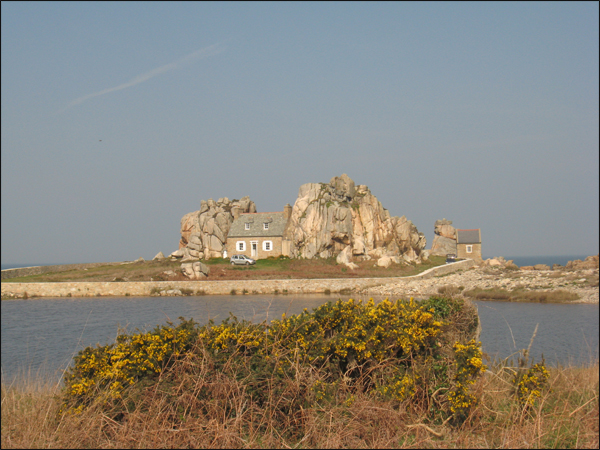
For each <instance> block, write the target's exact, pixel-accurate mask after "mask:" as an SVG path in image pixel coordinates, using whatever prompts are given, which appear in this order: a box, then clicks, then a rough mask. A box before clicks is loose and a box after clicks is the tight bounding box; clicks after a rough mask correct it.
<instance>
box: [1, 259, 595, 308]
mask: <svg viewBox="0 0 600 450" xmlns="http://www.w3.org/2000/svg"><path fill="white" fill-rule="evenodd" d="M597 276H598V269H583V270H574V271H569V272H557V271H551V270H550V271H548V270H516V271H511V272H506V271H502V270H501V269H497V268H490V267H485V266H477V265H476V263H475V261H473V260H464V261H458V262H455V263H452V264H445V265H442V266H436V267H433V268H431V269H428V270H426V271H424V272H422V273H420V274H417V275H413V276H409V277H389V278H329V279H283V280H220V281H213V280H201V281H138V282H130V281H125V282H52V283H2V300H10V299H23V298H44V297H65V298H71V297H130V296H131V297H150V296H175V295H236V294H239V295H265V294H266V295H273V294H326V295H327V294H341V295H349V294H354V295H357V294H358V295H361V294H362V295H365V296H377V297H398V298H405V297H406V298H408V297H429V296H432V295H440V292H439V289H440V288H441V287H451V288H454V289H459V290H460V291H463V290H465V291H468V290H470V289H474V288H479V289H504V290H508V291H512V290H517V289H524V290H528V291H537V292H546V291H558V290H560V291H566V292H570V293H575V294H577V295H578V296H579V299H577V300H573V301H565V302H562V303H577V304H579V303H598V302H599V300H598V299H599V295H598V292H599V291H598V285H597V281H596V282H595V286H594V285H593V282H592V285H591V286H590V283H589V280H590V279H593V278H594V277H595V279H596V280H597Z"/></svg>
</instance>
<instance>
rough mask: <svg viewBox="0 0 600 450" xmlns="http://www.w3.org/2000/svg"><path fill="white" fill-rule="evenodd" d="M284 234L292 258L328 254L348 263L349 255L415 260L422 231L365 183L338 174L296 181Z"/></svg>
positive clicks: (418, 257)
mask: <svg viewBox="0 0 600 450" xmlns="http://www.w3.org/2000/svg"><path fill="white" fill-rule="evenodd" d="M284 239H287V240H289V241H291V246H290V247H291V254H290V257H292V258H308V259H310V258H315V257H319V258H329V257H333V256H336V257H338V258H337V259H338V260H339V261H338V262H341V263H345V264H348V263H350V262H351V261H350V259H351V258H357V259H359V260H360V259H371V258H377V259H379V258H381V257H383V256H390V257H394V256H396V257H400V258H402V260H403V261H406V262H420V261H421V260H422V259H423V258H424V257H425V254H423V249H424V248H425V243H426V240H425V236H424V235H423V233H419V231H418V230H417V228H416V227H415V225H413V223H412V222H411V221H410V220H407V219H406V217H404V216H402V217H392V216H390V213H389V212H388V210H387V209H385V208H384V207H383V206H382V205H381V203H380V202H379V200H377V198H376V197H375V196H374V195H373V194H371V192H370V191H369V188H367V186H364V185H358V186H355V184H354V181H352V179H350V177H348V175H346V174H343V175H342V176H340V177H333V178H332V179H331V181H330V182H329V184H325V183H307V184H303V185H302V186H300V190H299V192H298V198H297V200H296V202H295V203H294V206H293V208H292V213H291V217H290V221H289V222H288V225H287V227H286V231H285V233H284Z"/></svg>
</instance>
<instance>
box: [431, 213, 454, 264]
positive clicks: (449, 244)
mask: <svg viewBox="0 0 600 450" xmlns="http://www.w3.org/2000/svg"><path fill="white" fill-rule="evenodd" d="M434 233H435V236H434V238H433V243H432V244H431V254H432V255H438V256H446V255H447V254H448V253H453V254H456V229H455V228H454V227H453V226H452V221H451V220H446V219H442V220H436V221H435V229H434Z"/></svg>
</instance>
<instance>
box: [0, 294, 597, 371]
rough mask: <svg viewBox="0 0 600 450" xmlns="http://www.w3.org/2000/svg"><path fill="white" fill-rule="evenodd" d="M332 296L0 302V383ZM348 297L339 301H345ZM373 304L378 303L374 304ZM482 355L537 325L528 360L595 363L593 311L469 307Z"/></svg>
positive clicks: (514, 343) (501, 349)
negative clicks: (125, 340)
mask: <svg viewBox="0 0 600 450" xmlns="http://www.w3.org/2000/svg"><path fill="white" fill-rule="evenodd" d="M338 298H339V297H338V296H323V295H304V296H297V295H293V296H292V295H289V296H288V295H279V296H254V295H237V296H208V295H207V296H200V297H125V298H70V299H66V298H45V299H35V300H9V301H2V326H1V333H2V341H1V345H2V377H3V380H5V381H6V380H10V379H12V378H13V377H14V376H15V374H17V373H18V372H19V371H23V370H26V371H31V372H33V373H35V372H36V371H38V370H40V368H43V370H44V371H45V372H48V373H50V374H51V375H50V376H56V377H59V376H60V374H59V375H55V374H56V373H57V371H58V372H60V371H62V370H63V369H64V368H65V367H66V366H67V365H68V364H70V362H71V360H72V357H73V356H74V355H75V354H76V353H77V352H78V351H79V350H81V349H83V348H85V347H86V346H89V345H92V346H93V345H96V344H101V345H104V344H107V343H110V342H114V340H115V337H116V335H117V331H118V329H119V328H122V329H125V330H127V331H129V332H131V331H134V330H135V329H136V328H138V329H140V330H151V329H153V328H154V327H155V326H157V325H161V324H166V323H167V321H169V320H170V321H172V322H174V323H178V322H179V320H178V317H180V316H182V317H185V318H186V319H189V318H193V319H194V320H195V321H197V322H199V323H207V322H208V320H210V319H213V320H214V321H215V322H216V323H220V322H221V321H222V320H223V319H225V318H227V317H228V315H229V313H230V312H231V313H232V314H234V315H235V316H237V317H238V319H240V320H241V319H246V320H251V321H253V322H260V321H263V320H269V321H270V320H272V319H275V318H277V319H278V318H280V317H281V315H282V314H283V313H286V314H287V315H291V314H298V313H300V312H301V311H302V310H303V309H304V308H307V309H308V310H312V309H313V308H316V307H318V306H319V305H321V304H323V303H326V302H327V301H330V300H333V301H336V300H337V299H338ZM347 298H348V297H344V298H343V300H346V299H347ZM375 300H376V301H380V300H381V298H376V299H375ZM476 304H477V305H478V308H479V314H480V318H481V323H482V335H481V340H482V343H483V349H484V351H485V352H486V353H488V354H489V355H492V356H497V357H500V358H505V357H507V356H509V355H510V354H511V353H513V352H514V351H516V350H519V349H522V348H527V346H528V345H529V342H530V339H531V335H532V333H533V330H534V329H535V326H536V324H537V323H539V327H538V332H537V336H536V338H535V340H534V343H533V345H532V354H533V356H534V357H535V358H536V361H539V359H540V358H541V355H542V353H543V354H544V356H545V357H546V361H547V362H548V363H550V364H556V363H557V362H561V363H563V364H568V363H574V364H580V363H584V362H589V361H590V359H594V358H596V359H597V358H598V305H597V304H595V305H581V304H580V305H563V304H538V303H507V302H476Z"/></svg>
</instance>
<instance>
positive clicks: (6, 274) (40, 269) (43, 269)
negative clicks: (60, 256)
mask: <svg viewBox="0 0 600 450" xmlns="http://www.w3.org/2000/svg"><path fill="white" fill-rule="evenodd" d="M117 264H123V263H121V262H108V263H106V262H104V263H83V264H59V265H54V266H32V267H19V268H18V269H4V270H3V271H2V272H1V274H0V276H1V278H0V279H2V280H8V279H10V278H17V277H27V276H30V275H41V274H43V273H51V272H64V271H66V270H81V269H89V268H91V267H98V266H116V265H117Z"/></svg>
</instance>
